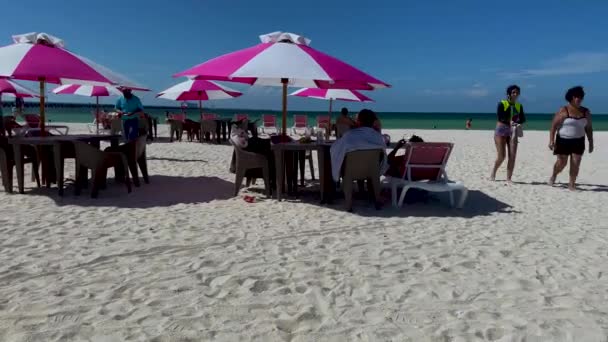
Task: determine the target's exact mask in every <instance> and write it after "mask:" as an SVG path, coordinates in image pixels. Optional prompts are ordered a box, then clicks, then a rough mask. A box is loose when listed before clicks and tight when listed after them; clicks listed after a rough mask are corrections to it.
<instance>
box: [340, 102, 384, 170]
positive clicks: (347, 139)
mask: <svg viewBox="0 0 608 342" xmlns="http://www.w3.org/2000/svg"><path fill="white" fill-rule="evenodd" d="M376 120H377V117H376V113H374V112H373V111H371V110H369V109H363V110H362V111H360V112H359V114H358V115H357V126H358V127H357V128H355V129H351V130H349V131H348V132H346V133H344V135H343V136H342V138H340V139H338V140H336V142H335V143H333V144H332V146H331V148H330V155H331V167H332V177H333V179H334V180H335V181H338V180H339V179H340V170H341V169H342V162H343V161H344V158H345V157H346V154H347V153H348V152H352V151H360V150H375V149H378V150H383V151H384V150H385V149H386V143H385V141H384V138H383V137H382V135H381V134H380V133H379V132H378V131H376V130H375V129H374V128H373V126H374V122H376ZM387 167H388V164H387V162H386V153H385V158H384V159H383V161H382V165H381V168H380V173H381V174H383V173H384V172H385V171H386V169H387Z"/></svg>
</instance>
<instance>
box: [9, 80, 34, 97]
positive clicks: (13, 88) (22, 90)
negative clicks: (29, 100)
mask: <svg viewBox="0 0 608 342" xmlns="http://www.w3.org/2000/svg"><path fill="white" fill-rule="evenodd" d="M2 94H11V95H13V96H17V97H35V96H38V95H36V93H34V91H33V90H30V89H27V88H26V87H24V86H22V85H20V84H18V83H16V82H13V81H11V80H7V79H5V78H0V95H2Z"/></svg>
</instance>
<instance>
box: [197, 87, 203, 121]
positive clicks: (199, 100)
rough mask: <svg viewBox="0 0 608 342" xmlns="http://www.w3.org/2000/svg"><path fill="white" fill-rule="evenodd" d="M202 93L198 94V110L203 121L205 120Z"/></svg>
mask: <svg viewBox="0 0 608 342" xmlns="http://www.w3.org/2000/svg"><path fill="white" fill-rule="evenodd" d="M202 93H203V92H202V91H199V92H198V109H199V111H200V114H201V120H202V119H203V100H201V97H202V96H203V94H202Z"/></svg>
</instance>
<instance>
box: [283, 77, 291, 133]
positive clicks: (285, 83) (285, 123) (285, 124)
mask: <svg viewBox="0 0 608 342" xmlns="http://www.w3.org/2000/svg"><path fill="white" fill-rule="evenodd" d="M288 82H289V80H288V79H287V78H281V83H283V122H282V125H281V128H282V129H283V137H286V136H287V83H288Z"/></svg>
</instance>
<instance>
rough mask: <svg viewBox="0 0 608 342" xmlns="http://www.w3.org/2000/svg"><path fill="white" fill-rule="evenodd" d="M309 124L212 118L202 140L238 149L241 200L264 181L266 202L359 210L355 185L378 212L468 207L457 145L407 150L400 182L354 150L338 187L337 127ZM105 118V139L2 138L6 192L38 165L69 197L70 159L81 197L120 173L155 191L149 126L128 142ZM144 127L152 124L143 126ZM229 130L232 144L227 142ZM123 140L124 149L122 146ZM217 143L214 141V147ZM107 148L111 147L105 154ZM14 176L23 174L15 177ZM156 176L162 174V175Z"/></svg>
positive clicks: (0, 165)
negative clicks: (253, 144) (312, 202)
mask: <svg viewBox="0 0 608 342" xmlns="http://www.w3.org/2000/svg"><path fill="white" fill-rule="evenodd" d="M302 117H304V118H306V116H305V115H304V116H302V115H294V122H295V123H296V125H297V126H298V129H299V131H298V133H296V134H291V135H289V136H284V135H282V134H281V133H280V129H279V128H278V127H277V120H276V118H274V119H271V118H270V117H269V115H264V116H263V117H262V120H261V121H262V125H266V126H267V127H266V128H268V127H271V128H273V129H274V130H270V132H268V131H266V130H262V129H261V128H260V129H258V127H257V125H256V122H257V120H254V122H253V123H250V122H249V121H248V118H249V117H248V116H242V115H235V116H233V117H231V118H222V117H220V116H219V115H217V114H213V113H205V114H202V115H201V119H202V120H201V121H200V122H197V123H196V125H197V126H199V127H200V128H201V131H200V132H201V134H200V135H199V139H198V141H200V142H206V141H209V140H210V139H209V137H212V138H213V137H217V139H218V140H217V141H219V142H220V143H224V144H225V143H226V142H225V140H228V141H229V143H230V144H231V145H233V147H234V152H233V160H232V162H231V165H227V166H230V167H227V171H228V170H230V171H231V172H232V173H234V175H235V176H234V177H235V178H234V195H235V196H238V195H239V193H240V191H241V188H242V186H243V182H244V181H245V186H247V187H249V186H251V185H256V183H257V181H258V180H260V181H263V186H264V188H263V189H264V191H263V195H264V196H267V197H274V198H276V199H278V200H282V199H284V198H286V197H301V195H303V194H304V193H311V189H312V193H316V192H318V198H319V200H320V203H321V204H326V203H333V202H334V201H335V200H336V199H339V198H342V197H343V198H344V207H345V209H346V210H352V209H353V202H352V198H353V184H354V183H356V184H357V185H358V186H357V187H355V189H358V190H359V192H361V194H365V192H369V195H370V196H369V198H370V200H371V202H372V203H373V204H374V205H376V206H377V207H378V208H379V205H378V204H379V203H381V202H383V200H382V199H381V193H383V194H384V196H386V197H388V196H390V204H391V205H392V206H393V207H396V208H398V207H402V206H403V205H404V199H405V196H406V194H407V192H408V191H409V190H410V189H414V188H417V189H422V190H424V191H428V192H445V193H447V194H448V199H449V203H450V205H451V206H455V207H458V208H460V207H462V206H463V205H464V204H465V201H466V197H467V189H466V187H465V186H464V185H463V184H462V183H461V182H453V181H451V180H450V179H449V178H448V176H447V172H446V166H447V164H448V161H449V157H450V155H451V151H452V149H453V148H454V145H453V144H451V143H439V142H423V143H420V142H415V143H407V144H406V145H405V146H404V147H403V148H402V149H400V150H399V152H398V153H399V155H400V156H402V158H401V159H400V160H401V163H402V164H403V165H400V166H399V168H398V169H399V170H402V171H401V173H400V174H399V175H395V174H391V175H389V174H387V173H385V174H382V170H381V162H380V160H378V161H377V162H374V160H376V159H379V158H380V157H381V156H382V155H386V153H385V152H386V150H379V151H375V152H374V150H370V151H352V152H349V153H347V155H346V157H345V159H344V161H343V163H342V167H341V170H340V178H339V180H337V181H336V180H334V179H333V177H332V162H331V152H330V150H331V146H332V144H333V143H334V142H335V141H337V139H339V138H338V135H337V134H338V129H337V127H336V126H337V124H332V123H331V121H330V119H329V118H321V119H320V120H318V122H315V123H314V126H309V125H307V121H305V120H303V119H302ZM100 118H103V119H100V121H99V124H100V127H101V131H100V134H63V133H61V134H60V132H58V131H56V130H57V128H55V127H54V126H46V135H47V136H40V134H39V133H40V131H39V130H34V131H26V132H24V131H23V130H22V128H20V127H15V128H13V130H12V134H11V137H2V141H1V145H0V171H1V172H2V176H3V177H2V179H3V186H4V189H5V191H6V192H13V191H14V189H13V183H14V182H13V175H16V177H17V185H18V192H19V193H24V192H25V191H24V182H25V176H24V175H25V173H24V165H25V164H31V166H32V172H31V175H32V177H33V180H34V179H35V180H36V182H37V183H36V185H37V186H38V187H40V186H45V187H47V188H48V187H51V186H52V185H53V184H56V186H57V188H58V194H59V196H63V195H64V181H65V179H64V178H65V175H64V165H65V160H66V159H73V160H74V165H75V174H76V177H75V178H76V179H75V180H74V181H73V184H74V193H75V194H80V193H82V191H83V189H85V188H87V187H88V186H89V185H90V186H91V188H90V195H91V196H92V197H97V196H99V195H100V191H101V196H103V189H104V188H106V187H107V178H108V170H110V169H112V170H113V171H114V172H113V173H114V175H115V183H117V184H123V185H124V186H125V187H126V190H127V191H126V192H125V195H127V194H128V193H130V192H131V191H132V188H131V183H133V184H134V185H135V187H139V186H140V185H141V182H140V180H139V176H140V174H141V175H142V176H143V180H144V183H146V184H148V183H149V171H148V166H147V164H148V163H147V160H146V159H147V158H146V148H147V144H148V143H149V142H148V140H149V139H148V138H149V137H148V127H147V126H144V127H142V129H140V131H139V137H138V138H137V139H136V140H133V141H125V140H124V137H123V136H121V135H118V134H116V133H122V131H121V130H122V128H120V129H119V130H113V129H112V122H119V123H120V119H119V118H116V117H115V116H114V115H113V114H112V113H104V114H103V116H100ZM117 120H118V121H117ZM185 120H186V115H185V114H183V113H175V114H169V115H168V116H167V131H168V132H169V134H170V135H171V138H170V141H171V140H173V138H176V139H177V140H179V137H180V136H181V134H183V133H184V132H183V131H182V129H183V124H184V122H185ZM142 122H147V120H143V119H142ZM25 124H26V123H24V125H23V126H25ZM95 124H97V122H95ZM180 124H181V125H180ZM19 126H22V125H19ZM88 128H89V129H93V128H94V129H95V131H96V132H97V126H95V127H92V125H88ZM222 129H224V132H223V133H224V136H225V137H226V138H223V139H222V138H221V137H222ZM233 129H239V130H241V131H243V132H244V134H246V136H247V138H248V139H252V138H253V137H257V136H258V135H259V136H260V138H261V139H262V140H264V141H268V142H269V154H263V153H252V152H249V151H246V150H245V149H243V148H241V147H240V146H238V145H236V144H234V142H233V141H232V139H229V138H228V136H229V135H230V134H231V133H232V130H233ZM65 133H67V131H66V132H65ZM101 133H103V134H101ZM342 134H343V133H342ZM224 139H225V140H224ZM121 141H123V142H124V143H123V144H120V142H121ZM217 141H215V140H213V142H214V143H217ZM102 142H106V143H107V144H109V145H110V146H109V147H107V148H105V149H101V148H100V145H101V143H102ZM386 149H390V146H386ZM380 159H381V158H380ZM307 164H308V165H307ZM271 168H272V170H271ZM14 169H15V170H16V172H13V170H14ZM87 170H90V175H91V179H90V181H87V178H88V177H87V175H88V171H87ZM307 170H308V173H307V172H306V171H307ZM151 172H152V173H154V170H151ZM307 177H308V178H307ZM245 196H247V195H245ZM315 196H316V195H315ZM359 197H360V196H359ZM386 202H388V201H386ZM355 207H356V206H355Z"/></svg>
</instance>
